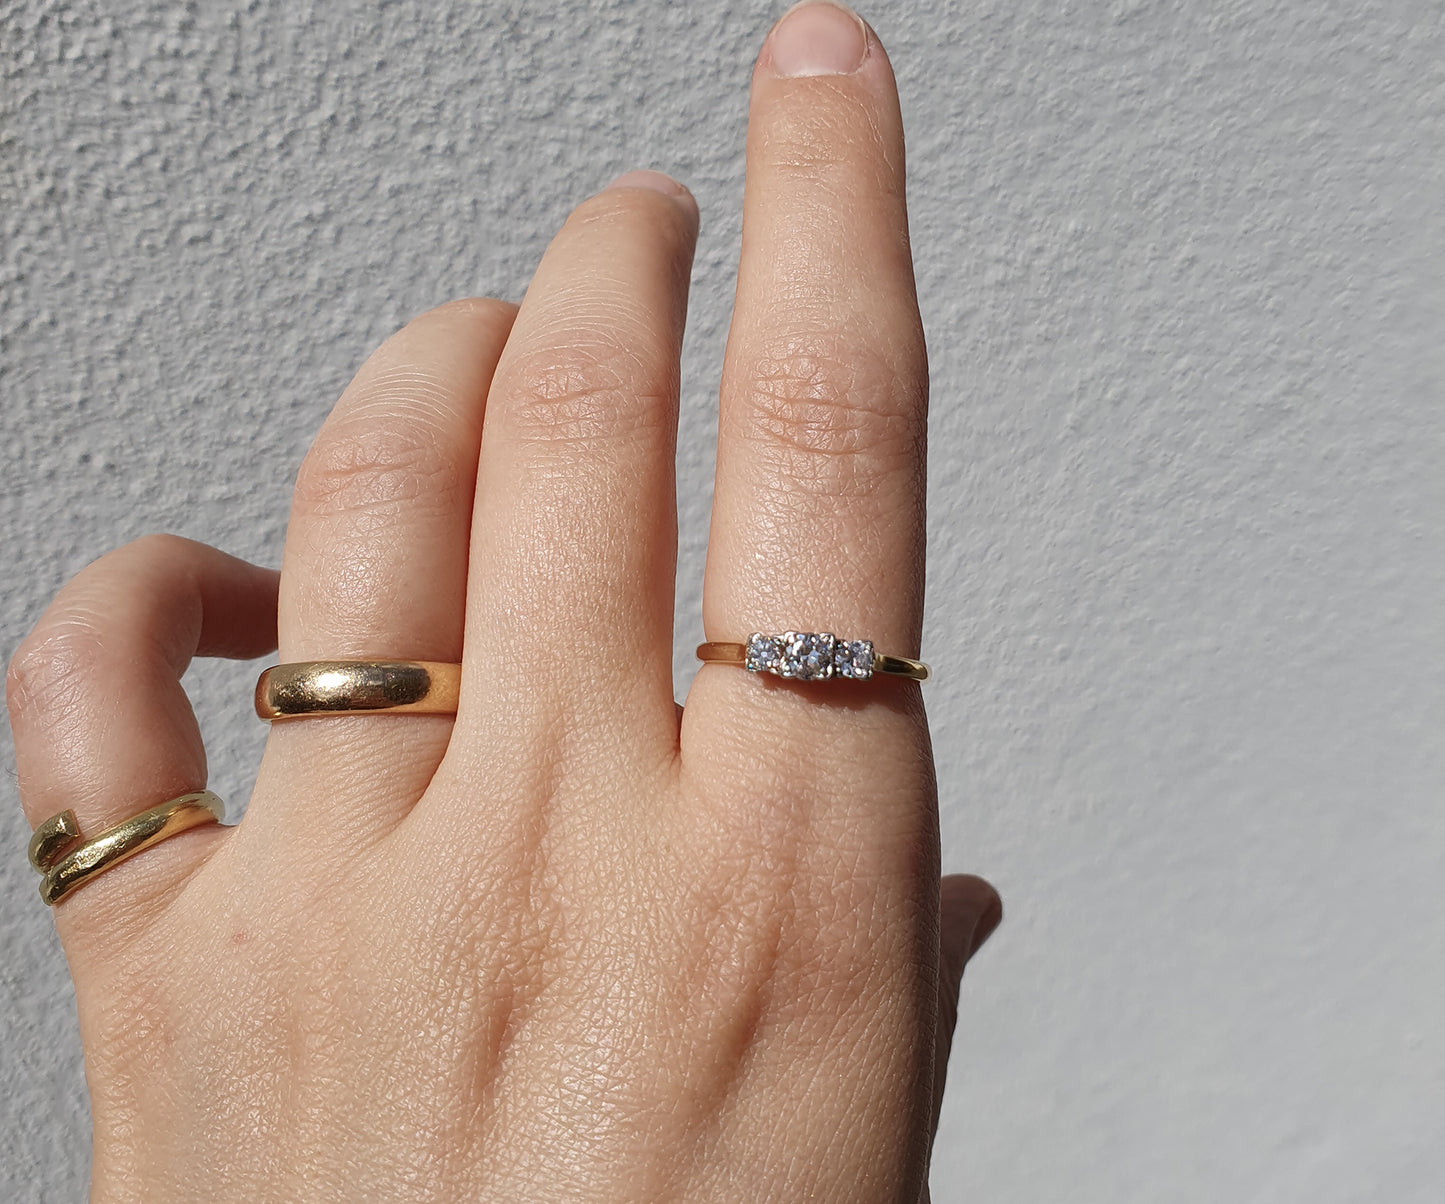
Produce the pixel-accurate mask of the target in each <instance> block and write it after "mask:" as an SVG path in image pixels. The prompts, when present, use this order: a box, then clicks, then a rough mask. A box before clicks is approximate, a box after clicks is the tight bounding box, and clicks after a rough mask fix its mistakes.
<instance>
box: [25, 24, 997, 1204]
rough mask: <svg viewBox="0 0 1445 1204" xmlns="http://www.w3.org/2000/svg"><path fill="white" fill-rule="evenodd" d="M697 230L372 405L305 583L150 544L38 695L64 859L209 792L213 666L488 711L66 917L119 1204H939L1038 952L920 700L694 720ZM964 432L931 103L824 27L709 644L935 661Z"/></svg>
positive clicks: (845, 30) (33, 801) (668, 192)
mask: <svg viewBox="0 0 1445 1204" xmlns="http://www.w3.org/2000/svg"><path fill="white" fill-rule="evenodd" d="M790 26H791V29H790ZM850 38H851V39H852V41H850ZM850 46H851V47H852V48H853V49H852V50H850V49H849V48H850ZM854 51H856V53H854ZM820 64H821V65H822V66H823V67H824V68H827V67H832V70H831V71H828V70H822V71H820V70H818V68H819V66H820ZM697 223H698V212H697V207H696V204H695V203H694V202H693V200H692V198H691V196H690V195H689V194H688V193H687V192H686V190H685V189H683V188H682V187H681V186H680V185H678V184H675V183H674V182H672V181H670V180H668V179H667V178H666V177H663V176H658V175H656V174H655V173H630V174H629V175H628V176H624V177H622V178H621V179H620V180H619V181H617V182H616V183H615V184H614V185H613V186H612V187H610V188H608V189H606V190H604V191H603V192H602V193H600V194H598V195H597V196H594V197H592V198H590V199H589V200H586V201H584V202H583V203H582V204H581V205H579V206H578V208H577V209H576V211H575V212H574V213H573V214H572V215H571V217H570V218H569V219H568V221H567V222H566V224H565V225H564V227H563V228H562V230H561V231H560V232H559V233H558V234H557V236H556V238H555V240H554V241H553V243H552V244H551V246H550V248H549V249H548V251H547V252H546V255H545V256H544V257H543V260H542V262H541V264H540V265H539V266H538V268H537V272H536V275H535V276H534V278H533V281H532V284H531V286H530V288H529V289H528V292H527V295H526V297H525V299H524V300H523V302H522V304H521V306H520V308H518V307H514V306H511V305H508V304H505V303H503V302H500V301H493V300H467V301H458V302H453V303H451V304H449V305H444V306H442V307H441V308H439V309H436V310H433V311H431V312H430V313H427V314H425V315H423V316H422V317H420V318H418V319H416V320H415V321H414V322H412V323H411V324H410V325H408V326H407V327H406V328H405V329H404V330H402V331H401V332H400V333H398V334H397V335H395V336H393V337H392V338H391V339H389V340H388V341H387V342H386V343H385V344H384V345H383V346H382V347H381V349H380V350H378V351H377V352H376V353H375V355H373V356H372V357H371V359H370V360H369V361H368V362H367V363H366V365H365V366H364V367H363V368H362V369H361V371H360V372H359V373H358V375H357V377H356V379H355V381H353V383H352V384H351V386H350V387H349V388H348V389H347V390H346V392H345V394H344V395H343V396H342V398H341V400H340V401H339V402H338V403H337V405H336V408H335V409H334V411H333V412H332V414H331V416H330V417H329V418H328V420H327V421H326V423H325V425H324V426H323V427H322V429H321V431H320V433H319V434H318V436H317V439H316V442H315V443H314V445H313V446H312V448H311V450H310V452H309V453H308V455H307V456H306V458H305V460H304V462H303V463H302V465H301V468H300V471H299V474H298V478H297V483H296V490H295V496H294V501H293V505H292V512H291V521H290V526H289V528H288V533H287V540H286V550H285V556H284V560H283V564H282V568H281V571H280V573H279V575H278V574H277V573H274V572H271V571H268V570H265V569H261V568H257V567H255V566H251V565H248V564H245V563H243V562H241V561H238V560H235V559H233V558H231V557H228V556H226V555H224V554H223V553H220V552H218V551H215V550H214V549H211V548H206V547H204V546H202V545H199V544H195V543H192V542H190V541H187V540H182V539H178V538H176V537H172V536H154V537H150V538H147V539H144V540H140V541H138V542H137V543H134V544H130V545H128V546H127V547H124V548H122V549H120V550H119V551H116V552H114V553H112V554H111V555H109V556H107V557H105V558H103V559H102V560H100V561H98V562H96V563H95V564H93V565H92V566H90V567H89V568H87V569H86V570H85V571H84V572H82V573H81V574H80V575H79V576H78V577H77V578H75V580H73V581H72V582H70V583H69V584H68V585H67V586H66V587H65V589H64V590H63V591H62V592H61V594H60V595H59V596H58V597H57V599H56V601H55V602H54V604H53V605H52V606H51V608H50V609H49V611H47V613H46V614H45V616H44V617H43V618H42V619H41V620H40V622H39V623H38V624H37V626H36V628H35V629H34V631H33V632H32V633H31V634H30V636H29V637H28V638H27V639H26V640H25V641H24V643H23V644H22V646H21V647H20V648H19V649H18V650H17V652H16V654H15V656H14V659H13V661H12V663H11V669H10V674H9V677H8V679H7V696H8V701H9V705H10V711H11V718H12V724H13V726H14V731H15V740H16V749H17V765H18V770H19V775H20V787H21V795H22V799H23V802H24V805H25V808H26V813H27V815H28V816H29V818H30V820H31V822H32V823H33V824H38V823H39V822H41V821H42V820H44V819H45V818H47V817H48V816H50V815H52V814H54V813H55V812H57V811H59V810H62V809H64V808H65V807H72V808H73V809H74V810H75V811H76V813H77V816H78V817H79V820H80V823H81V826H82V828H83V830H85V831H87V832H94V831H98V830H99V829H100V828H102V827H104V826H106V825H108V824H110V823H114V822H116V821H117V820H119V819H122V818H124V817H126V816H127V815H130V814H133V813H134V812H135V811H137V810H140V809H141V808H142V807H143V806H148V805H150V804H151V803H154V802H156V801H159V800H161V799H165V798H168V797H171V796H174V795H177V794H180V793H183V792H185V791H188V790H193V789H197V788H199V787H201V786H203V785H204V784H205V776H206V771H205V754H204V750H203V749H202V747H201V742H200V735H199V732H198V730H197V728H196V724H195V720H194V717H193V716H192V714H191V711H190V707H189V704H188V703H187V701H186V698H185V694H184V692H183V691H182V689H181V687H180V684H179V677H180V675H181V673H182V672H183V671H184V669H185V666H186V664H187V663H188V662H189V660H190V658H191V657H192V656H195V655H201V656H230V657H255V656H260V655H263V654H265V653H267V652H268V651H270V650H271V649H272V648H275V647H277V646H278V645H279V649H280V657H281V659H282V660H283V661H295V660H306V659H320V658H337V657H342V658H344V657H413V658H418V659H426V660H440V661H460V662H462V664H463V687H462V699H461V705H460V708H459V710H458V714H457V716H456V718H455V720H454V721H453V720H452V719H450V718H447V717H441V716H369V717H368V716H346V715H342V716H332V717H326V718H314V719H305V720H299V721H293V722H289V723H279V724H277V725H275V726H274V727H273V729H272V732H271V736H270V740H269V742H268V744H267V749H266V754H265V758H264V761H263V764H262V768H261V772H260V775H259V778H258V781H257V783H256V788H255V792H254V794H253V797H252V799H251V802H250V806H249V809H248V811H247V814H246V818H245V820H244V821H243V822H242V823H241V824H240V825H239V826H238V827H236V828H234V829H222V828H219V827H214V826H213V827H209V828H203V829H198V830H194V831H191V832H188V833H185V834H183V835H181V836H178V837H175V838H174V839H172V840H169V841H167V842H165V843H164V844H161V845H159V846H157V847H156V848H154V849H151V850H148V851H147V852H145V853H144V854H143V855H141V856H138V857H136V858H134V859H133V860H131V861H129V862H127V863H125V864H124V865H122V866H119V867H117V868H115V869H113V870H111V871H110V872H108V873H105V874H103V875H101V876H100V877H98V878H97V879H95V880H94V881H93V882H91V883H90V884H88V885H87V886H86V887H84V888H83V889H82V890H81V891H79V892H77V893H76V894H75V895H74V896H72V897H71V898H70V899H68V900H66V901H65V902H63V903H62V904H61V905H60V906H59V907H57V908H56V912H55V919H56V923H57V926H58V927H59V930H60V935H61V938H62V941H63V943H64V946H65V951H66V955H67V957H68V958H69V961H70V965H71V969H72V972H73V974H74V978H75V984H76V995H77V1001H78V1007H79V1013H80V1021H81V1030H82V1037H83V1040H84V1043H85V1053H86V1072H87V1077H88V1080H89V1083H90V1089H91V1096H92V1105H93V1114H94V1123H95V1158H94V1167H95V1170H94V1187H93V1193H92V1195H93V1199H95V1200H97V1201H140V1200H145V1201H167V1200H178V1201H179V1200H190V1201H193V1200H198V1199H206V1200H262V1199H265V1200H273V1199H274V1200H339V1199H346V1200H377V1199H388V1200H463V1199H465V1200H497V1201H503V1200H505V1201H532V1200H537V1201H563V1200H587V1201H664V1200H688V1201H709V1200H717V1201H724V1200H726V1201H736V1200H788V1201H791V1200H803V1199H824V1200H829V1201H839V1202H843V1201H869V1202H872V1201H907V1202H908V1204H913V1202H914V1201H917V1200H919V1199H921V1198H926V1193H927V1189H926V1186H925V1178H926V1171H927V1162H928V1154H929V1148H930V1145H931V1141H932V1134H933V1131H934V1128H935V1126H936V1124H937V1110H938V1102H939V1100H940V1099H941V1095H942V1087H943V1072H944V1069H945V1068H946V1065H947V1057H948V1045H949V1041H950V1038H951V1034H952V1029H953V1022H954V1018H955V1016H956V1011H957V994H958V983H959V977H960V975H961V974H962V971H963V966H964V964H965V962H966V961H967V960H968V957H969V956H970V955H971V953H972V952H973V951H974V950H975V949H976V948H977V947H978V946H979V945H980V944H981V943H982V942H983V940H985V939H986V938H987V936H988V934H989V933H990V932H991V931H992V930H993V928H994V927H995V926H996V925H997V923H998V922H999V919H1000V917H1001V914H1002V913H1001V909H1000V906H999V902H998V898H997V895H996V894H995V893H994V892H993V890H992V888H991V887H989V886H988V885H987V884H986V883H984V882H982V881H981V880H980V879H977V878H971V877H966V876H958V877H951V878H947V879H944V880H943V885H942V889H940V879H939V868H938V840H937V808H936V797H935V785H934V779H933V771H932V762H931V756H930V752H929V745H928V732H927V726H926V722H925V718H924V713H923V707H922V696H921V693H920V691H919V689H918V687H917V686H916V685H915V684H913V683H909V682H901V681H894V680H877V681H873V682H870V683H866V684H858V683H846V684H845V683H828V684H822V685H806V684H801V683H788V682H781V681H778V680H776V679H772V678H767V677H759V676H754V675H752V674H748V673H745V672H742V671H741V670H738V669H736V668H730V667H726V666H707V667H705V668H704V669H703V670H702V671H701V672H700V673H699V674H698V677H697V679H696V682H695V684H694V686H693V688H692V691H691V693H690V695H689V697H688V700H687V705H686V708H685V709H684V710H681V711H680V710H679V709H678V708H677V707H676V706H675V704H674V702H673V685H672V678H671V659H672V613H673V598H672V589H673V575H674V565H675V553H676V548H675V544H676V533H675V496H674V484H673V454H674V445H675V440H676V422H677V392H678V355H679V346H680V342H681V338H682V329H683V322H684V318H685V314H686V306H687V285H688V277H689V271H690V268H691V259H692V252H693V245H694V241H695V239H696V233H697ZM926 406H927V366H926V359H925V352H924V345H923V337H922V332H921V326H920V323H919V318H918V310H917V304H916V301H915V297H914V289H913V275H912V264H911V255H910V250H909V244H908V236H907V220H906V214H905V205H904V174H903V139H902V128H901V122H900V118H899V112H898V102H897V96H896V92H895V89H894V83H893V77H892V73H891V69H890V67H889V64H888V61H887V58H886V55H885V54H884V51H883V48H882V46H881V45H880V44H879V42H878V40H877V37H876V35H874V34H873V33H872V31H871V30H868V29H867V28H866V27H865V26H863V25H862V24H861V22H858V21H857V19H856V18H854V17H853V16H852V15H851V14H850V13H848V12H846V11H845V10H840V9H835V8H833V7H832V6H830V5H813V6H808V7H805V8H801V9H799V10H797V11H795V12H794V13H793V14H791V15H790V16H789V17H787V18H785V19H784V22H783V23H782V25H781V26H780V28H779V29H776V30H775V31H774V33H773V34H772V35H771V36H770V38H769V41H768V42H767V43H765V44H764V46H763V48H762V51H761V54H760V56H759V60H758V64H757V67H756V70H755V74H754V79H753V93H752V110H751V117H750V126H749V134H748V182H747V191H746V199H745V214H744V235H743V254H742V261H741V268H740V272H739V280H738V295H737V304H736V309H735V314H734V320H733V327H732V332H731V335H730V338H729V342H728V350H727V357H726V362H725V364H724V370H723V377H722V384H721V392H720V411H719V439H718V467H717V486H716V494H715V503H714V512H713V520H712V533H711V540H710V546H709V554H708V564H707V578H706V590H705V598H704V620H705V626H706V630H707V634H708V638H710V639H730V640H739V639H742V638H744V637H745V636H746V634H747V633H748V632H749V631H752V630H759V629H761V630H779V631H780V630H783V629H786V628H797V629H803V630H831V631H837V632H839V633H844V634H851V635H866V636H869V637H871V638H873V639H874V640H875V641H876V642H877V644H878V646H879V647H880V648H881V649H883V650H885V651H889V652H894V653H898V654H903V655H910V656H914V655H917V653H918V648H919V641H920V634H921V626H922V591H923V546H924V545H923V537H924V527H923V519H924V515H923V501H924V482H925V464H924V442H925V419H926ZM464 632H465V640H464V639H463V633H464ZM588 649H596V650H597V652H598V655H597V656H595V657H591V656H585V655H584V656H581V657H578V656H577V655H575V653H576V652H578V651H579V650H582V651H585V650H588ZM556 650H560V651H562V652H564V653H565V654H566V655H553V653H554V651H556Z"/></svg>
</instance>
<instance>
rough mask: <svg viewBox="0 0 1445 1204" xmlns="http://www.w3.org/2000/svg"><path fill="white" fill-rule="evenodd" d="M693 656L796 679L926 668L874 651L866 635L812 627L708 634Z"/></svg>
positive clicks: (921, 675)
mask: <svg viewBox="0 0 1445 1204" xmlns="http://www.w3.org/2000/svg"><path fill="white" fill-rule="evenodd" d="M697 659H698V660H700V661H702V662H703V663H704V664H711V665H741V666H743V667H744V668H746V669H748V670H750V671H752V672H754V673H761V672H767V673H771V674H773V675H774V676H776V677H787V678H794V679H797V680H800V681H821V680H827V679H832V680H837V679H842V678H848V679H853V680H867V679H868V678H870V677H872V676H873V675H874V674H878V673H884V674H887V675H888V676H890V677H907V678H910V679H912V680H913V681H927V680H928V676H929V668H928V666H927V665H925V664H924V663H923V662H922V661H916V660H913V659H911V658H909V657H906V656H884V655H883V654H882V653H875V652H874V651H873V645H872V643H871V642H870V641H868V640H838V639H835V638H834V637H833V636H832V635H830V634H827V633H823V634H815V633H812V632H792V631H789V632H784V633H783V634H782V635H779V636H764V635H762V634H761V633H754V634H753V635H752V636H750V637H749V639H748V642H747V643H746V644H734V643H728V642H726V641H720V640H713V641H710V642H708V643H706V644H699V645H698V646H697Z"/></svg>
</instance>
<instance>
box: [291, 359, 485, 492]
mask: <svg viewBox="0 0 1445 1204" xmlns="http://www.w3.org/2000/svg"><path fill="white" fill-rule="evenodd" d="M397 383H398V384H400V382H397ZM397 391H399V390H398V389H397V388H395V387H391V388H388V387H383V388H382V389H381V390H380V391H379V392H378V393H377V394H376V395H375V396H376V398H377V400H378V401H382V402H383V404H384V398H385V397H386V396H387V395H388V393H395V392H397ZM377 408H381V406H380V405H378V406H377ZM408 408H411V409H412V410H413V411H415V410H417V409H419V408H420V407H419V406H418V405H417V403H416V400H415V397H414V394H413V395H412V397H411V398H410V399H409V400H408V401H407V402H397V403H396V404H395V406H394V409H395V411H396V412H394V413H392V414H390V415H385V416H382V415H378V416H377V417H358V418H350V419H347V420H344V421H342V422H340V423H337V424H336V425H334V426H332V427H331V428H330V429H325V428H323V430H322V432H321V434H320V435H319V436H318V437H317V439H316V442H315V443H314V444H313V445H312V447H311V450H310V451H309V452H307V453H306V458H305V459H304V460H302V462H301V468H300V471H299V472H298V473H297V476H296V504H297V506H298V508H299V509H301V510H303V511H304V512H305V513H306V514H308V515H310V516H312V517H320V518H330V517H336V516H340V515H349V514H356V513H358V512H361V513H364V512H367V511H374V510H391V509H394V508H395V507H397V506H402V505H405V506H407V507H409V508H411V507H417V506H420V507H421V508H423V510H425V511H427V512H432V511H436V512H445V511H449V510H450V509H451V508H452V507H453V506H455V505H458V504H460V503H461V502H462V500H463V499H462V496H461V495H462V493H463V491H464V489H465V487H466V485H467V483H468V482H467V479H466V477H465V475H464V474H463V472H462V470H461V466H460V465H459V463H458V461H457V455H456V453H455V451H454V450H453V449H452V448H449V447H448V446H447V445H446V441H445V436H444V435H443V433H442V432H441V431H439V430H438V429H437V428H436V427H435V426H434V425H432V424H431V423H430V422H428V421H426V420H424V419H422V418H420V417H418V416H414V415H412V414H408V413H407V412H406V411H407V409H408Z"/></svg>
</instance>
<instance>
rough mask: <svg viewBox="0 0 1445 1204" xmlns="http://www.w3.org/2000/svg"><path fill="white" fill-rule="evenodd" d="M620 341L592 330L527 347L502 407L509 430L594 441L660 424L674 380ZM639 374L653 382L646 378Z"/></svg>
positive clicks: (547, 439)
mask: <svg viewBox="0 0 1445 1204" xmlns="http://www.w3.org/2000/svg"><path fill="white" fill-rule="evenodd" d="M656 375H657V374H656V372H653V371H649V370H648V369H647V368H646V366H645V365H644V364H642V363H641V362H640V361H639V359H638V357H637V356H636V355H635V354H634V353H633V352H631V351H629V350H628V349H626V348H625V347H622V346H621V345H619V344H618V343H617V342H616V341H614V340H611V339H607V338H603V337H592V338H590V339H576V340H572V341H570V342H568V343H567V345H565V346H558V347H549V348H547V349H546V350H544V351H536V352H531V353H527V354H524V355H523V356H522V358H521V359H519V360H518V361H516V362H515V363H514V364H513V365H512V366H511V369H510V371H509V373H508V378H507V387H506V389H505V391H504V394H503V400H502V402H501V406H500V408H501V410H502V414H503V421H504V423H505V425H506V427H507V430H508V434H509V437H511V438H514V439H516V440H518V441H520V442H524V443H532V442H536V443H549V444H596V443H609V442H615V441H618V440H626V439H630V438H635V437H639V436H644V435H647V434H649V433H656V432H658V431H660V430H662V429H663V428H664V427H665V426H666V424H667V422H668V416H669V415H670V413H671V409H672V405H671V401H670V397H671V395H672V393H673V392H674V391H675V385H676V381H675V380H673V379H669V380H667V381H666V382H665V383H664V384H663V387H662V388H660V389H659V387H658V384H657V383H656ZM639 382H649V383H650V386H651V387H650V388H649V387H648V386H647V385H644V384H640V383H639Z"/></svg>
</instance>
